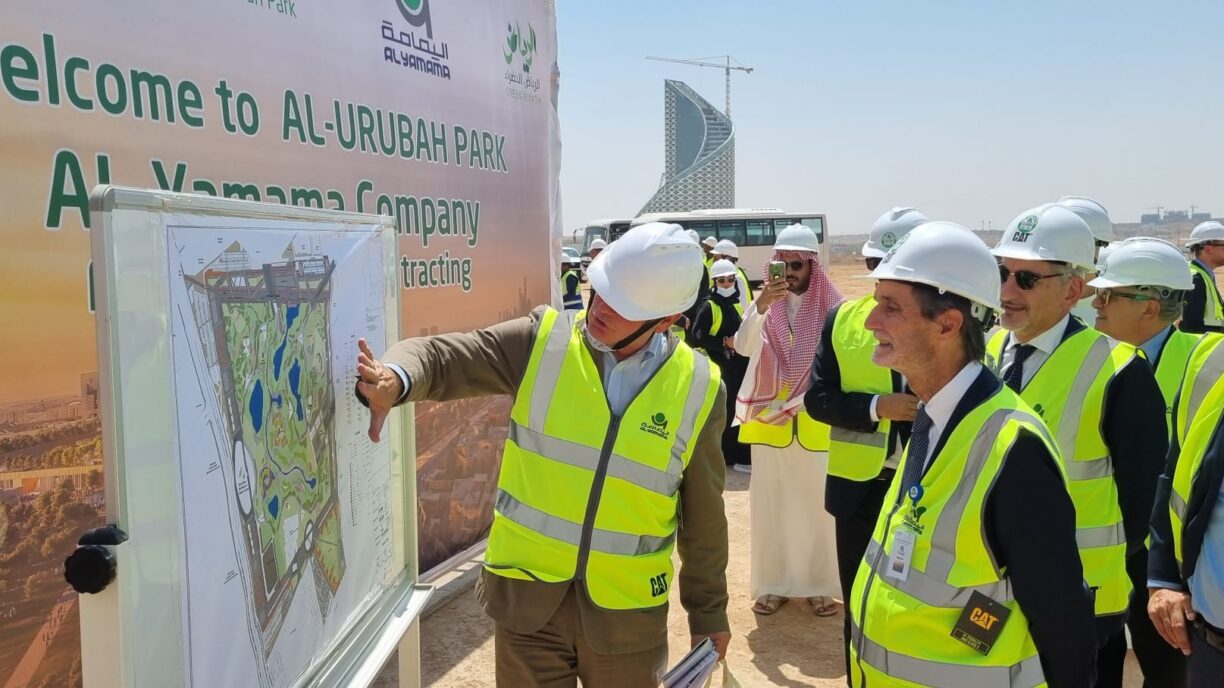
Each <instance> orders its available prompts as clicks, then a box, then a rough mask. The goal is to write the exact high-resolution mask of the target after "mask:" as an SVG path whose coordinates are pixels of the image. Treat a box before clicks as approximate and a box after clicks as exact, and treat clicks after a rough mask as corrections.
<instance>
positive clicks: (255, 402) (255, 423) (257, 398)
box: [249, 380, 264, 432]
mask: <svg viewBox="0 0 1224 688" xmlns="http://www.w3.org/2000/svg"><path fill="white" fill-rule="evenodd" d="M263 405H264V393H263V382H261V381H259V380H256V381H255V389H252V390H251V400H250V402H249V408H250V411H251V427H253V428H255V432H259V431H260V430H262V429H263Z"/></svg>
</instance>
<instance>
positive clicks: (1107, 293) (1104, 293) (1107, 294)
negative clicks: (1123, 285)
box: [1097, 289, 1155, 306]
mask: <svg viewBox="0 0 1224 688" xmlns="http://www.w3.org/2000/svg"><path fill="white" fill-rule="evenodd" d="M1097 296H1099V297H1101V305H1103V306H1108V305H1109V300H1110V299H1111V298H1113V297H1115V296H1116V297H1118V298H1120V299H1130V300H1131V301H1151V300H1153V299H1154V298H1155V297H1152V296H1147V295H1146V294H1136V293H1134V292H1129V291H1115V290H1113V289H1097Z"/></svg>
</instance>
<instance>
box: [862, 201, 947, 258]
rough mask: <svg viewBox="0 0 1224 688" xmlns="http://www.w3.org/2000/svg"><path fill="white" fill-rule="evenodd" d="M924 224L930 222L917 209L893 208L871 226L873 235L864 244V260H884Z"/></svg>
mask: <svg viewBox="0 0 1224 688" xmlns="http://www.w3.org/2000/svg"><path fill="white" fill-rule="evenodd" d="M923 222H930V220H928V219H927V216H926V215H923V214H922V211H920V210H918V209H917V208H893V209H892V210H890V211H888V212H886V213H884V214H883V215H881V216H880V217H879V218H878V219H876V221H875V224H873V225H871V234H870V235H869V236H868V237H867V243H865V244H863V249H862V251H861V253H862V254H863V257H864V258H883V257H884V254H886V253H888V250H889V249H890V248H892V247H893V245H894V244H896V243H897V241H899V240H900V239H901V237H903V236H905V235H906V234H909V231H910V230H911V229H913V228H915V227H917V226H918V225H920V224H922V223H923Z"/></svg>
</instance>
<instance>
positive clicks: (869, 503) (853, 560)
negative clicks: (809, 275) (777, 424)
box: [804, 208, 928, 681]
mask: <svg viewBox="0 0 1224 688" xmlns="http://www.w3.org/2000/svg"><path fill="white" fill-rule="evenodd" d="M927 221H928V220H927V217H926V215H923V214H922V213H921V212H920V211H919V210H918V209H916V208H893V209H892V210H889V211H888V212H886V213H884V214H883V215H880V217H879V218H878V219H877V220H876V221H875V224H873V225H872V226H871V233H870V235H869V237H868V239H867V243H865V244H863V249H862V254H863V259H864V260H865V261H866V263H867V270H868V272H870V271H872V270H874V269H875V268H876V267H877V266H879V264H880V260H881V259H883V258H884V256H885V255H886V254H887V253H888V251H889V249H891V248H892V247H893V246H895V245H896V244H897V242H898V241H900V240H901V239H902V238H903V237H904V236H905V235H906V234H909V232H910V230H912V229H913V228H914V227H917V226H918V225H920V224H922V223H924V222H927ZM875 305H876V301H875V298H874V297H873V296H872V295H870V294H868V295H867V296H864V297H861V298H858V299H855V300H853V301H847V302H846V303H843V304H839V305H837V306H834V307H833V308H832V310H830V311H829V314H828V315H827V316H825V322H824V331H823V332H821V334H820V344H819V345H818V346H817V348H816V360H815V363H813V364H812V386H811V387H810V388H809V389H808V391H807V394H806V395H805V396H804V406H805V407H806V408H807V412H808V414H809V415H811V416H812V418H815V419H816V420H818V421H820V422H822V423H827V424H828V425H829V428H830V430H829V433H830V436H829V477H828V480H827V481H826V482H825V495H824V506H825V511H827V512H829V514H830V515H831V516H832V517H833V520H834V521H835V522H836V524H837V527H836V536H837V573H838V577H839V578H840V582H841V592H842V599H843V600H847V599H850V588H851V586H853V585H854V576H855V573H857V572H858V567H859V563H860V562H862V560H863V553H864V552H866V551H867V543H868V542H870V540H871V532H872V530H874V529H875V523H876V518H877V517H879V515H880V507H881V506H882V505H883V503H884V493H885V492H886V491H887V490H888V485H889V483H890V482H891V481H892V476H893V473H894V472H895V470H896V468H897V463H898V462H899V461H900V460H901V451H902V450H903V449H904V448H905V443H906V442H907V441H908V440H909V429H910V421H912V420H914V413H915V412H917V410H918V397H916V396H914V395H913V394H911V393H909V392H908V391H906V389H905V384H904V380H902V378H901V374H900V373H898V372H896V371H893V370H889V369H887V368H884V367H882V366H878V365H876V364H875V363H873V362H872V360H871V359H872V356H873V355H874V353H875V348H876V340H875V337H873V336H872V334H871V331H870V330H868V329H867V325H866V322H867V315H868V314H869V313H871V311H872V310H873V309H874V308H875ZM844 635H845V638H846V642H847V646H846V680H847V681H849V680H850V664H849V662H850V648H849V645H848V643H849V641H850V618H849V616H847V617H846V622H845V628H844Z"/></svg>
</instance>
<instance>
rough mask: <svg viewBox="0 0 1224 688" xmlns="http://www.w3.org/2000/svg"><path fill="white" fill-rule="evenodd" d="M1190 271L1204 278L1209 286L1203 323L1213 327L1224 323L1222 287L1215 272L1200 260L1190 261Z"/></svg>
mask: <svg viewBox="0 0 1224 688" xmlns="http://www.w3.org/2000/svg"><path fill="white" fill-rule="evenodd" d="M1190 271H1191V272H1193V273H1195V274H1197V275H1198V276H1199V277H1201V278H1202V279H1203V284H1204V286H1206V287H1207V304H1206V311H1205V312H1204V313H1203V324H1204V325H1208V326H1211V327H1220V326H1221V325H1224V300H1222V299H1221V298H1220V289H1219V287H1217V286H1216V281H1215V273H1214V272H1212V271H1211V270H1208V269H1206V268H1204V267H1203V266H1202V265H1199V263H1198V261H1196V260H1192V261H1190Z"/></svg>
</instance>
